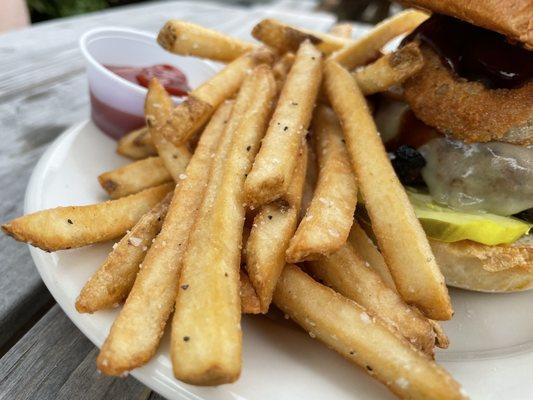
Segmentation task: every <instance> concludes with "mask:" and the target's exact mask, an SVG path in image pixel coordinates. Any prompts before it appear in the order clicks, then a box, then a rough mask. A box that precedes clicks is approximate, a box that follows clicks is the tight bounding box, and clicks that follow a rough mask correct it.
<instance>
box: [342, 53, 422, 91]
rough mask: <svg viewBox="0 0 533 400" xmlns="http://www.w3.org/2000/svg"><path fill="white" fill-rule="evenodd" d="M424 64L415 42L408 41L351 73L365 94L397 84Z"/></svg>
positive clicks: (384, 89)
mask: <svg viewBox="0 0 533 400" xmlns="http://www.w3.org/2000/svg"><path fill="white" fill-rule="evenodd" d="M423 66H424V58H423V57H422V53H421V52H420V49H419V48H418V45H417V44H416V43H409V44H407V45H406V46H404V47H402V48H401V49H399V50H396V51H393V52H392V53H389V54H386V55H384V56H383V57H380V58H378V59H377V60H376V61H374V62H373V63H372V64H369V65H366V66H364V67H362V68H361V69H359V70H357V71H355V72H353V73H352V76H353V77H354V79H355V80H356V81H357V85H358V86H359V89H361V92H363V94H364V95H365V96H368V95H371V94H374V93H378V92H384V91H386V90H388V89H390V88H391V87H392V86H394V85H399V84H401V83H402V82H403V81H405V80H406V79H407V78H410V77H411V76H413V75H414V74H416V73H417V72H418V71H420V70H421V69H422V67H423Z"/></svg>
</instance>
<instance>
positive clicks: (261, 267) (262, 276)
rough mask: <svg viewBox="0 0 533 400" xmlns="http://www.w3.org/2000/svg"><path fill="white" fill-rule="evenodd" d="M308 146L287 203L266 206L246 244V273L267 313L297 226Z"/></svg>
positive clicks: (263, 207)
mask: <svg viewBox="0 0 533 400" xmlns="http://www.w3.org/2000/svg"><path fill="white" fill-rule="evenodd" d="M307 154H308V150H307V145H305V146H304V147H303V148H302V151H301V154H300V157H299V160H298V162H297V163H296V170H295V171H294V174H293V175H294V176H293V179H292V182H291V185H290V186H289V193H288V196H287V197H288V204H285V203H284V202H282V201H278V202H274V203H270V204H265V205H264V206H262V207H261V208H260V209H259V211H258V213H257V214H256V216H255V218H254V222H253V225H252V229H251V231H250V236H249V237H248V241H247V243H246V265H245V267H246V270H247V271H248V276H249V277H250V281H251V282H252V285H253V287H254V288H255V291H256V293H257V296H258V297H259V301H260V303H261V312H262V313H266V312H267V311H268V308H269V306H270V303H271V302H272V295H273V293H274V289H275V288H276V282H277V280H278V278H279V275H280V274H281V271H282V269H283V267H284V265H285V252H286V250H287V247H288V246H289V241H290V240H291V237H292V236H293V234H294V231H295V230H296V226H297V224H298V214H299V212H300V206H301V201H302V193H303V190H304V185H305V176H306V169H307V164H308V162H307Z"/></svg>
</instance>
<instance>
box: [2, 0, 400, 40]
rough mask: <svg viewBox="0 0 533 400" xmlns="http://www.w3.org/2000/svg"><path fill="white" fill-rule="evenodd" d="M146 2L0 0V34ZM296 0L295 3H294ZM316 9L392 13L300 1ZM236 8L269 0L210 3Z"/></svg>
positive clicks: (348, 2) (376, 7)
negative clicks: (0, 4)
mask: <svg viewBox="0 0 533 400" xmlns="http://www.w3.org/2000/svg"><path fill="white" fill-rule="evenodd" d="M147 1H149V0H2V1H1V2H2V4H3V5H2V12H1V13H0V33H1V32H6V31H9V30H12V29H20V28H23V27H24V26H27V25H29V24H32V23H36V22H41V21H46V20H50V19H55V18H63V17H69V16H73V15H80V14H85V13H90V12H94V11H100V10H104V9H107V8H111V7H120V6H125V5H128V4H133V3H141V2H147ZM294 1H296V0H294ZM302 1H305V2H308V3H309V2H310V3H315V4H314V7H315V8H316V9H317V10H322V11H328V12H331V13H333V14H335V15H337V17H338V19H339V20H341V21H345V20H349V21H360V22H367V23H371V24H374V23H377V22H379V21H381V20H382V19H384V18H386V17H387V16H389V15H390V14H392V13H394V11H396V8H397V7H398V6H396V5H391V3H390V1H389V0H302ZM212 2H218V3H229V4H236V5H244V6H246V5H252V4H268V3H269V2H270V1H269V0H212Z"/></svg>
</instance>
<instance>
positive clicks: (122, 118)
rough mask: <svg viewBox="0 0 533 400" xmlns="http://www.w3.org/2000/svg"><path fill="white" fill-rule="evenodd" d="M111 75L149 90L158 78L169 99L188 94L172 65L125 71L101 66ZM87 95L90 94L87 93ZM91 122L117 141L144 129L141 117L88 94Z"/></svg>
mask: <svg viewBox="0 0 533 400" xmlns="http://www.w3.org/2000/svg"><path fill="white" fill-rule="evenodd" d="M104 66H105V67H106V68H107V69H109V70H110V71H111V72H113V73H114V74H117V75H118V76H120V77H121V78H124V79H126V80H128V81H130V82H132V83H135V84H137V85H140V86H144V87H146V88H147V87H148V85H149V84H150V80H151V79H152V78H157V79H158V80H159V82H160V83H161V84H162V85H163V86H164V87H165V89H166V90H167V92H168V93H169V94H171V95H172V96H178V97H182V96H187V92H188V91H189V90H190V88H189V85H188V83H187V77H186V76H185V75H184V74H183V72H181V71H180V70H179V69H177V68H176V67H173V66H171V65H165V64H162V65H153V66H151V67H127V66H114V65H104ZM89 91H90V90H89ZM90 99H91V118H92V120H93V121H94V123H95V124H96V126H98V127H99V128H100V129H101V130H102V131H104V132H105V133H107V134H108V135H109V136H111V137H113V138H115V139H120V138H121V137H122V136H124V135H125V134H126V133H128V132H130V131H132V130H134V129H137V128H140V127H142V126H144V124H145V121H144V116H139V115H135V114H130V113H127V112H124V111H122V110H119V109H118V108H116V107H113V104H108V103H106V102H103V101H101V100H99V99H98V98H97V97H96V96H95V95H94V94H93V93H92V91H90Z"/></svg>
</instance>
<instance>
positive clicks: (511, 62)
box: [401, 14, 533, 89]
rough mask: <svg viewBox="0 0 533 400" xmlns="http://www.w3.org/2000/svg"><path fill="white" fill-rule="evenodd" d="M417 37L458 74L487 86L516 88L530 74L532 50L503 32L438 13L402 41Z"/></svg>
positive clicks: (531, 74)
mask: <svg viewBox="0 0 533 400" xmlns="http://www.w3.org/2000/svg"><path fill="white" fill-rule="evenodd" d="M413 40H419V41H421V42H422V43H423V44H426V45H428V46H429V47H431V49H432V50H433V51H435V52H436V53H437V54H438V55H439V56H440V57H441V59H442V62H443V64H444V65H445V66H446V67H448V68H450V69H451V70H452V71H453V72H454V73H455V74H457V75H458V76H460V77H462V78H465V79H468V80H471V81H478V82H481V83H483V84H484V85H485V86H486V87H488V88H490V89H500V88H507V89H511V88H517V87H520V86H522V85H523V84H525V83H527V82H528V81H529V80H530V79H531V78H532V77H533V51H528V50H526V49H525V48H523V47H521V46H520V45H519V44H511V43H509V42H508V41H507V39H506V37H505V36H504V35H501V34H499V33H496V32H493V31H490V30H488V29H484V28H480V27H478V26H475V25H472V24H469V23H467V22H464V21H461V20H458V19H455V18H452V17H448V16H445V15H441V14H433V15H432V16H431V17H430V18H429V19H427V20H426V21H424V22H423V23H422V24H420V25H419V26H418V27H417V28H416V29H415V30H414V31H413V32H412V33H411V34H410V35H409V36H407V37H406V38H405V39H404V40H403V41H402V44H401V45H404V44H406V43H408V42H410V41H413Z"/></svg>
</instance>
